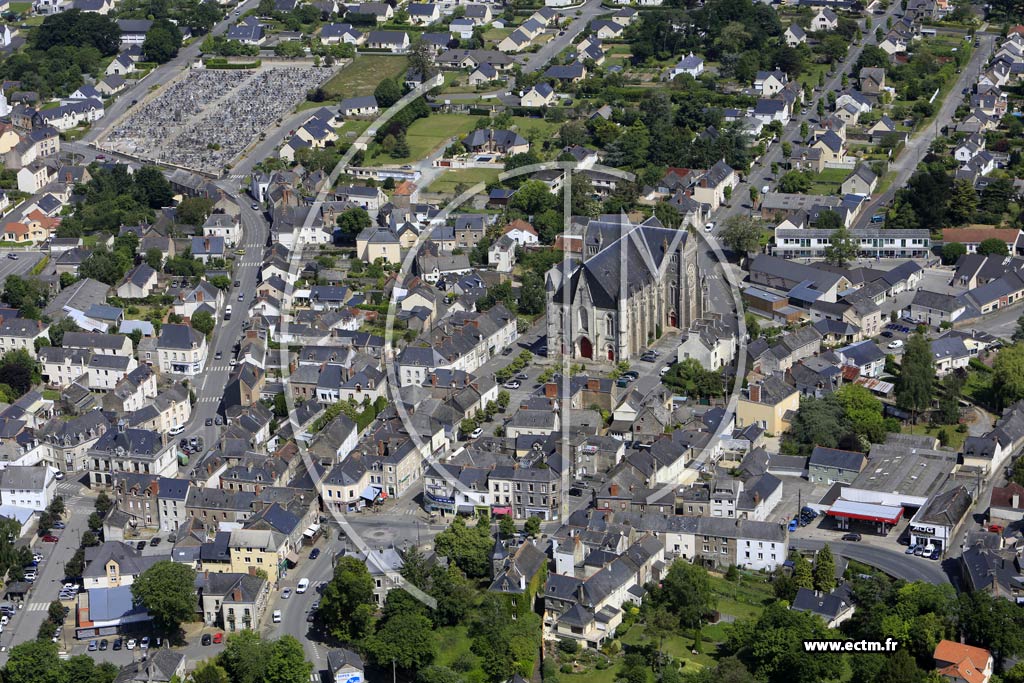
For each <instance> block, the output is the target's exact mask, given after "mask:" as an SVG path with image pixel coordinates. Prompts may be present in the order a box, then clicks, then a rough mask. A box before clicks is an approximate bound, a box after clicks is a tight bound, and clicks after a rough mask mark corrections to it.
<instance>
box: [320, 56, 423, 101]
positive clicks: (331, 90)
mask: <svg viewBox="0 0 1024 683" xmlns="http://www.w3.org/2000/svg"><path fill="white" fill-rule="evenodd" d="M408 64H409V60H408V59H407V58H406V57H403V56H401V55H395V56H392V55H359V56H357V57H356V58H355V59H354V60H352V63H351V64H349V65H348V66H346V67H345V68H344V69H342V70H341V71H339V72H338V73H336V74H335V75H334V78H332V79H331V80H329V81H327V82H326V83H325V84H324V92H325V93H326V94H327V98H328V99H338V100H343V99H346V98H349V97H362V96H363V95H372V94H373V91H374V90H376V89H377V84H379V83H380V82H381V81H383V80H385V79H387V78H394V77H395V76H398V75H400V74H404V73H405V69H406V67H407V66H408Z"/></svg>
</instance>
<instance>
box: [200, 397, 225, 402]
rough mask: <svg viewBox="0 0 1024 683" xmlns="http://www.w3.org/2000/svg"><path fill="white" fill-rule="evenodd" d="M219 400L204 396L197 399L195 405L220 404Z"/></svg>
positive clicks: (218, 398) (219, 398)
mask: <svg viewBox="0 0 1024 683" xmlns="http://www.w3.org/2000/svg"><path fill="white" fill-rule="evenodd" d="M220 400H221V397H220V396H204V397H203V398H201V399H199V400H198V401H197V403H220Z"/></svg>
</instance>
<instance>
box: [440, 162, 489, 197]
mask: <svg viewBox="0 0 1024 683" xmlns="http://www.w3.org/2000/svg"><path fill="white" fill-rule="evenodd" d="M500 172H501V171H499V170H498V169H496V168H458V169H454V170H451V171H445V172H444V173H442V174H441V175H439V176H438V177H437V179H436V180H435V181H434V182H432V183H430V185H429V186H428V187H427V192H449V193H454V192H455V188H456V186H458V185H459V184H462V185H466V186H472V185H475V184H476V183H490V182H493V181H495V180H497V179H498V174H499V173H500Z"/></svg>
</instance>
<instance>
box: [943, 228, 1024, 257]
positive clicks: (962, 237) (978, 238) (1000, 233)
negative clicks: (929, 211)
mask: <svg viewBox="0 0 1024 683" xmlns="http://www.w3.org/2000/svg"><path fill="white" fill-rule="evenodd" d="M1020 237H1021V231H1020V230H1018V229H1017V228H993V227H986V226H968V227H966V228H944V229H943V230H942V241H943V242H945V243H946V244H949V243H951V242H957V243H959V244H962V245H964V247H965V248H966V249H967V253H968V254H974V253H976V252H977V251H978V247H979V246H980V245H981V243H982V242H984V241H985V240H987V239H997V240H1000V241H1002V242H1004V243H1005V244H1006V250H1007V252H1008V253H1010V254H1015V253H1016V251H1017V246H1016V245H1017V242H1018V240H1020Z"/></svg>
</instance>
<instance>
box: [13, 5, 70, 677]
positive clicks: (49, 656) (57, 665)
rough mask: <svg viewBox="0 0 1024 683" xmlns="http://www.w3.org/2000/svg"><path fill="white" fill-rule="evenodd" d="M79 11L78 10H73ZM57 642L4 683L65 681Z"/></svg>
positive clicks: (34, 645)
mask: <svg viewBox="0 0 1024 683" xmlns="http://www.w3.org/2000/svg"><path fill="white" fill-rule="evenodd" d="M72 11H77V10H72ZM58 649H59V648H58V647H57V644H56V643H52V642H50V641H49V640H29V641H26V642H24V643H21V644H20V645H15V646H14V647H13V648H11V652H10V655H9V656H8V658H7V666H6V668H4V677H3V678H4V683H63V676H61V668H62V665H63V662H62V661H61V659H60V658H59V657H58V656H57V650H58Z"/></svg>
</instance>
